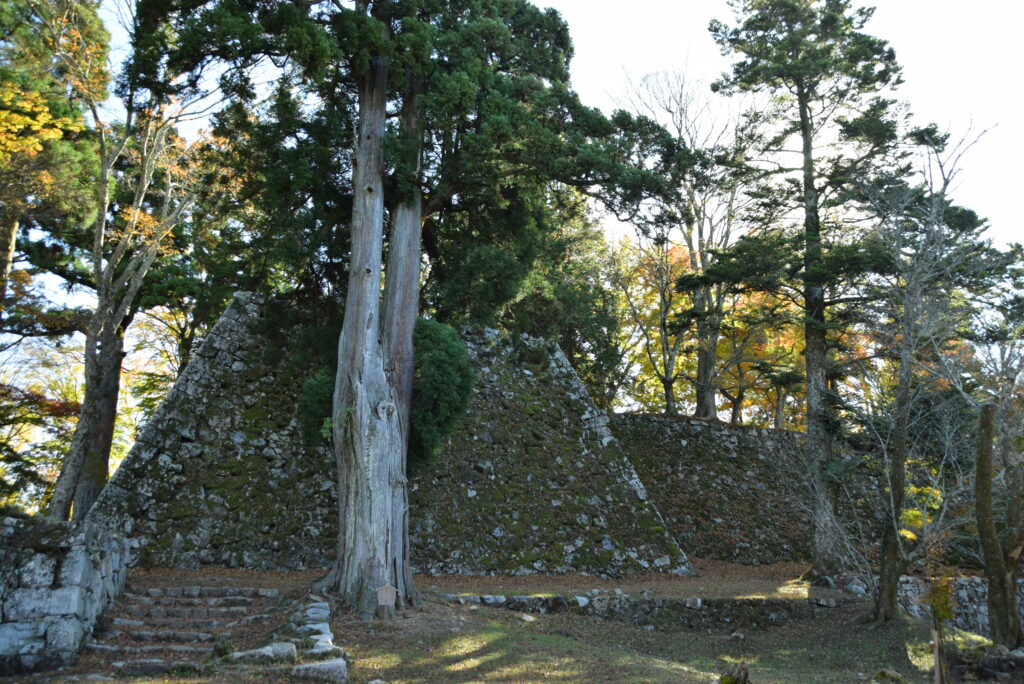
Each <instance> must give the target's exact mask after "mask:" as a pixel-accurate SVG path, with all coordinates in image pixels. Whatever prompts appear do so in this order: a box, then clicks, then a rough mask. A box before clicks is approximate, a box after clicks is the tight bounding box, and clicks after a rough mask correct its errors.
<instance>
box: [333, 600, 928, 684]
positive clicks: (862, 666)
mask: <svg viewBox="0 0 1024 684" xmlns="http://www.w3.org/2000/svg"><path fill="white" fill-rule="evenodd" d="M866 609H867V606H866V605H859V606H858V605H853V606H849V607H847V608H840V609H836V610H834V611H832V612H830V614H829V615H828V617H827V618H820V619H817V620H812V621H806V622H798V623H792V624H789V625H784V626H781V627H776V628H771V629H766V630H760V631H758V632H756V633H751V634H743V635H734V636H731V637H729V636H723V635H708V634H697V633H693V632H680V631H668V630H665V631H660V630H659V631H648V630H645V629H643V628H640V627H633V626H627V625H620V624H616V623H611V622H607V621H604V620H599V619H594V618H588V617H580V616H576V615H569V614H559V615H537V616H529V617H530V618H533V619H532V621H527V620H524V619H523V616H522V615H520V614H517V613H513V612H510V611H506V610H500V609H488V608H482V607H479V606H450V605H445V604H439V603H427V604H426V605H425V606H424V608H423V609H421V610H419V611H413V612H411V613H410V614H409V617H407V618H404V619H402V618H400V619H398V620H396V621H395V622H393V623H389V624H384V625H381V624H376V625H372V624H371V625H367V624H363V623H359V622H356V621H352V620H342V621H340V622H339V624H338V625H337V626H338V628H339V629H338V631H339V633H341V634H344V635H345V636H346V639H347V641H346V643H345V644H344V645H345V648H346V649H347V650H348V651H349V652H350V653H351V654H352V656H353V657H354V659H355V668H354V670H353V672H352V675H353V681H355V682H368V681H371V680H373V679H382V680H384V681H386V682H410V683H411V682H703V683H707V682H711V681H715V680H716V678H717V675H718V674H719V673H721V672H722V671H723V670H724V669H725V668H726V667H727V666H728V665H729V664H730V663H733V662H737V661H740V660H742V661H746V662H747V663H748V664H749V665H750V673H751V679H752V680H753V681H755V682H757V683H758V684H766V683H770V682H778V683H780V684H793V683H796V682H800V683H808V684H810V683H812V682H856V681H863V680H864V679H869V678H871V677H873V676H874V675H875V674H877V673H878V672H880V671H883V670H889V671H893V672H898V673H900V674H901V675H902V676H903V677H905V678H906V681H908V682H924V681H927V668H928V666H929V664H930V663H929V651H928V632H927V629H925V628H924V627H923V626H922V625H920V624H915V623H911V622H910V621H899V622H896V623H894V624H891V625H887V626H885V627H881V628H873V627H871V626H869V625H865V624H863V623H861V622H860V621H859V619H858V618H859V617H860V615H862V614H863V612H864V611H865V610H866Z"/></svg>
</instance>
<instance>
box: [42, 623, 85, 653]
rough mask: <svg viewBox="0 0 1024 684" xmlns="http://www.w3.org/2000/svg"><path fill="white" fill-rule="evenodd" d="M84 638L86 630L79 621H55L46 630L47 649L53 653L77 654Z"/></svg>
mask: <svg viewBox="0 0 1024 684" xmlns="http://www.w3.org/2000/svg"><path fill="white" fill-rule="evenodd" d="M84 636H85V630H84V629H83V628H82V623H81V622H80V621H79V620H75V619H73V618H67V619H63V620H54V621H53V622H51V623H50V626H49V627H47V629H46V649H47V651H51V652H55V651H68V652H77V651H78V647H79V646H81V644H82V637H84Z"/></svg>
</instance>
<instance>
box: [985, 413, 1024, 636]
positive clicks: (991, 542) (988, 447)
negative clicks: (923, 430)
mask: <svg viewBox="0 0 1024 684" xmlns="http://www.w3.org/2000/svg"><path fill="white" fill-rule="evenodd" d="M995 413H996V407H995V405H993V404H985V405H984V406H982V407H981V424H980V426H979V434H978V456H977V461H976V465H975V475H974V501H975V515H976V517H977V522H978V540H979V541H980V542H981V550H982V553H983V557H984V560H985V578H986V580H987V582H988V624H989V630H990V631H991V633H992V641H993V642H995V643H997V644H1003V645H1004V646H1006V647H1007V648H1011V649H1013V648H1016V647H1017V646H1019V645H1020V643H1021V625H1020V612H1019V610H1018V608H1017V582H1016V575H1017V573H1016V566H1017V564H1018V563H1019V562H1020V551H1019V549H1011V550H1010V553H1005V552H1004V549H1003V545H1002V543H1001V541H1000V539H999V534H998V532H997V531H996V522H995V516H994V514H993V512H992V439H993V438H994V437H995ZM1004 553H1005V555H1004ZM1008 556H1009V558H1008ZM1008 560H1009V561H1011V562H1012V563H1013V565H1012V566H1010V565H1009V564H1008V563H1007V561H1008Z"/></svg>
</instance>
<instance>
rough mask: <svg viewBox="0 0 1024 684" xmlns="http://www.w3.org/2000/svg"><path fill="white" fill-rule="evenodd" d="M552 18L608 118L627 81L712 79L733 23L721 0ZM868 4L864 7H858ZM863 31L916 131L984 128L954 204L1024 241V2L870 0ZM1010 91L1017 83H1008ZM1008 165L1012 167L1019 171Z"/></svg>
mask: <svg viewBox="0 0 1024 684" xmlns="http://www.w3.org/2000/svg"><path fill="white" fill-rule="evenodd" d="M534 2H536V4H538V5H540V6H544V7H553V8H554V9H556V10H558V11H559V12H560V13H561V15H562V17H563V18H564V19H565V20H566V22H568V24H569V29H570V32H571V34H572V38H573V43H574V45H575V48H576V57H575V59H574V60H573V66H572V80H573V84H574V85H575V88H576V90H577V92H578V93H579V94H580V97H581V98H582V100H583V101H584V103H586V104H588V105H591V106H595V107H600V108H601V109H604V110H606V111H610V110H611V109H612V108H613V107H614V103H615V101H616V99H621V98H622V97H623V95H624V94H625V92H626V79H625V74H627V73H628V74H629V75H631V76H632V77H633V78H634V79H639V78H640V77H642V76H643V75H644V74H647V73H650V72H654V71H666V70H668V71H683V72H684V73H686V74H687V75H688V76H692V77H693V78H695V79H700V80H703V81H705V82H708V83H710V82H711V81H713V80H714V79H715V78H717V76H718V75H719V74H720V73H721V72H722V71H724V70H726V69H727V68H728V66H729V59H728V58H725V57H722V56H721V55H720V54H719V52H718V47H717V46H716V45H715V44H714V42H713V41H712V39H711V36H710V34H709V33H708V23H709V22H710V20H711V19H720V20H722V21H725V22H726V23H729V24H732V23H735V22H734V15H733V12H732V10H731V9H730V8H729V6H728V4H727V3H726V0H630V1H629V2H628V3H623V2H621V1H616V2H613V1H612V0H534ZM865 4H869V5H870V4H872V3H865ZM873 4H874V6H875V7H877V9H876V11H875V15H874V17H873V18H872V20H871V21H870V22H869V23H868V25H867V26H866V27H865V30H866V31H867V32H868V33H870V34H872V35H875V36H878V37H880V38H884V39H885V40H888V41H889V43H890V44H891V45H892V46H893V48H895V50H896V57H897V59H898V60H899V62H900V64H901V65H902V66H903V79H904V81H905V83H904V84H903V85H902V86H901V87H900V88H899V89H898V91H897V96H898V97H899V98H900V99H902V100H905V101H907V102H908V103H909V104H910V108H911V111H912V112H913V113H914V115H915V120H916V121H918V122H919V123H927V122H931V121H934V122H935V123H937V124H938V125H939V127H940V128H944V129H946V130H949V131H950V132H952V133H953V137H954V138H956V137H960V136H962V135H965V134H967V132H968V131H973V132H974V133H975V134H977V133H980V132H981V131H982V130H985V129H990V130H989V131H988V132H987V133H986V134H985V135H984V136H983V137H982V139H981V140H980V141H979V142H978V143H977V144H976V145H975V146H974V148H973V149H972V150H971V151H970V152H969V153H968V154H967V156H966V157H965V159H964V162H963V164H962V165H961V167H962V171H961V175H960V177H959V183H958V185H957V187H956V188H955V190H954V192H953V196H954V199H955V200H956V201H957V202H958V203H960V204H962V205H965V206H968V207H970V208H972V209H974V210H975V211H976V212H978V214H980V215H981V216H984V217H987V218H988V219H989V221H990V222H991V224H992V228H991V233H990V234H991V235H992V237H994V238H995V239H996V240H998V241H1000V242H1006V241H1010V240H1013V241H1019V242H1024V222H1022V221H1021V220H1020V218H1019V217H1018V211H1017V206H1018V205H1019V203H1020V202H1021V200H1022V197H1024V188H1022V187H1021V186H1020V185H1018V183H1020V179H1021V177H1022V175H1024V174H1022V173H1021V170H1020V169H1019V168H1018V167H1019V166H1020V165H1021V164H1024V113H1022V106H1024V96H1022V95H1021V83H1022V82H1024V77H1022V75H1021V71H1022V70H1024V58H1022V57H1021V30H1022V26H1024V2H1021V1H1020V0H973V1H972V2H964V0H877V2H875V3H873ZM1015 83H1016V84H1017V85H1014V84H1015ZM1014 169H1017V170H1016V171H1015V170H1014Z"/></svg>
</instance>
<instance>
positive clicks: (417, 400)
mask: <svg viewBox="0 0 1024 684" xmlns="http://www.w3.org/2000/svg"><path fill="white" fill-rule="evenodd" d="M413 349H414V356H415V364H416V369H415V372H414V375H413V381H412V430H411V434H410V435H409V467H408V470H409V471H410V472H416V471H417V470H418V469H421V468H424V467H426V466H429V465H430V464H431V463H433V461H434V459H435V458H436V457H437V454H438V452H439V451H440V450H441V442H443V441H444V440H445V438H447V437H448V435H450V434H451V433H452V431H453V430H454V429H455V426H457V425H458V424H459V419H461V418H462V416H463V415H464V414H465V413H466V409H468V408H469V402H470V399H471V398H472V396H473V365H472V363H470V360H469V354H468V353H466V344H465V343H464V342H463V341H462V338H461V337H459V334H458V333H457V332H456V331H455V329H454V328H452V327H451V326H450V325H445V324H444V323H438V322H437V321H434V320H430V319H428V318H421V319H419V320H418V321H416V327H415V329H414V330H413Z"/></svg>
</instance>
